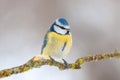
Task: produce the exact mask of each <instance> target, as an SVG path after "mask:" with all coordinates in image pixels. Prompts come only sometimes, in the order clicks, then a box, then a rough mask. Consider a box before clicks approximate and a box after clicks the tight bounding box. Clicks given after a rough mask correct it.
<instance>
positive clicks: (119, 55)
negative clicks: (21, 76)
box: [0, 50, 120, 78]
mask: <svg viewBox="0 0 120 80" xmlns="http://www.w3.org/2000/svg"><path fill="white" fill-rule="evenodd" d="M109 58H120V52H118V51H117V50H115V51H114V52H110V53H104V54H96V55H91V56H85V57H81V58H78V59H77V60H76V61H75V62H74V63H70V64H69V67H68V68H66V66H65V64H64V63H61V62H57V61H55V62H53V61H52V60H49V59H40V60H39V61H34V58H32V59H31V60H29V61H28V62H26V63H25V64H23V65H20V66H17V67H13V68H10V69H4V70H0V78H3V77H8V76H10V75H12V74H18V73H22V72H26V71H28V70H30V69H32V68H39V67H41V66H43V65H50V66H56V67H58V68H59V69H60V70H65V69H80V68H81V65H82V64H83V63H85V62H90V61H98V60H104V59H109Z"/></svg>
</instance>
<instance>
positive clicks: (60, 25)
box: [50, 18, 70, 35]
mask: <svg viewBox="0 0 120 80" xmlns="http://www.w3.org/2000/svg"><path fill="white" fill-rule="evenodd" d="M50 31H54V32H56V33H58V34H62V35H65V34H69V32H70V26H69V24H68V22H67V20H66V19H64V18H59V19H57V20H56V21H55V22H54V23H53V25H52V26H51V27H50Z"/></svg>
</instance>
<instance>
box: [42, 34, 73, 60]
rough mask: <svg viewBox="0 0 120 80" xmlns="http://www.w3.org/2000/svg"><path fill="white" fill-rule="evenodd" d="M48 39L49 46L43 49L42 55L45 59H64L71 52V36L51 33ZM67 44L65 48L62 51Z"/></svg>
mask: <svg viewBox="0 0 120 80" xmlns="http://www.w3.org/2000/svg"><path fill="white" fill-rule="evenodd" d="M47 39H48V41H47V45H46V47H45V48H44V49H43V53H42V55H43V56H44V57H45V58H49V56H51V57H52V58H57V59H62V58H64V57H65V56H66V54H67V53H68V52H69V51H70V48H71V45H72V36H71V35H60V34H57V33H55V32H49V33H48V35H47ZM65 43H66V45H65V48H64V50H63V51H62V48H63V46H64V44H65Z"/></svg>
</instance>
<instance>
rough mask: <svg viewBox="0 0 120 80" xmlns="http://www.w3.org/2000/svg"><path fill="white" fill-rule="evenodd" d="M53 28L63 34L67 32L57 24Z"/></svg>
mask: <svg viewBox="0 0 120 80" xmlns="http://www.w3.org/2000/svg"><path fill="white" fill-rule="evenodd" d="M54 30H55V31H56V32H57V33H60V34H63V35H64V34H66V33H67V30H65V29H61V28H60V27H59V26H56V25H54Z"/></svg>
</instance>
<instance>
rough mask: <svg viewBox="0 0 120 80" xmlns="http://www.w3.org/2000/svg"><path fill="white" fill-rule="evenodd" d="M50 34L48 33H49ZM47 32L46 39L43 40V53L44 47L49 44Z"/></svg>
mask: <svg viewBox="0 0 120 80" xmlns="http://www.w3.org/2000/svg"><path fill="white" fill-rule="evenodd" d="M47 34H48V33H47ZM47 34H46V35H45V38H44V41H43V44H42V49H41V54H42V52H43V49H44V48H45V47H46V45H47V41H48V37H47Z"/></svg>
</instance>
